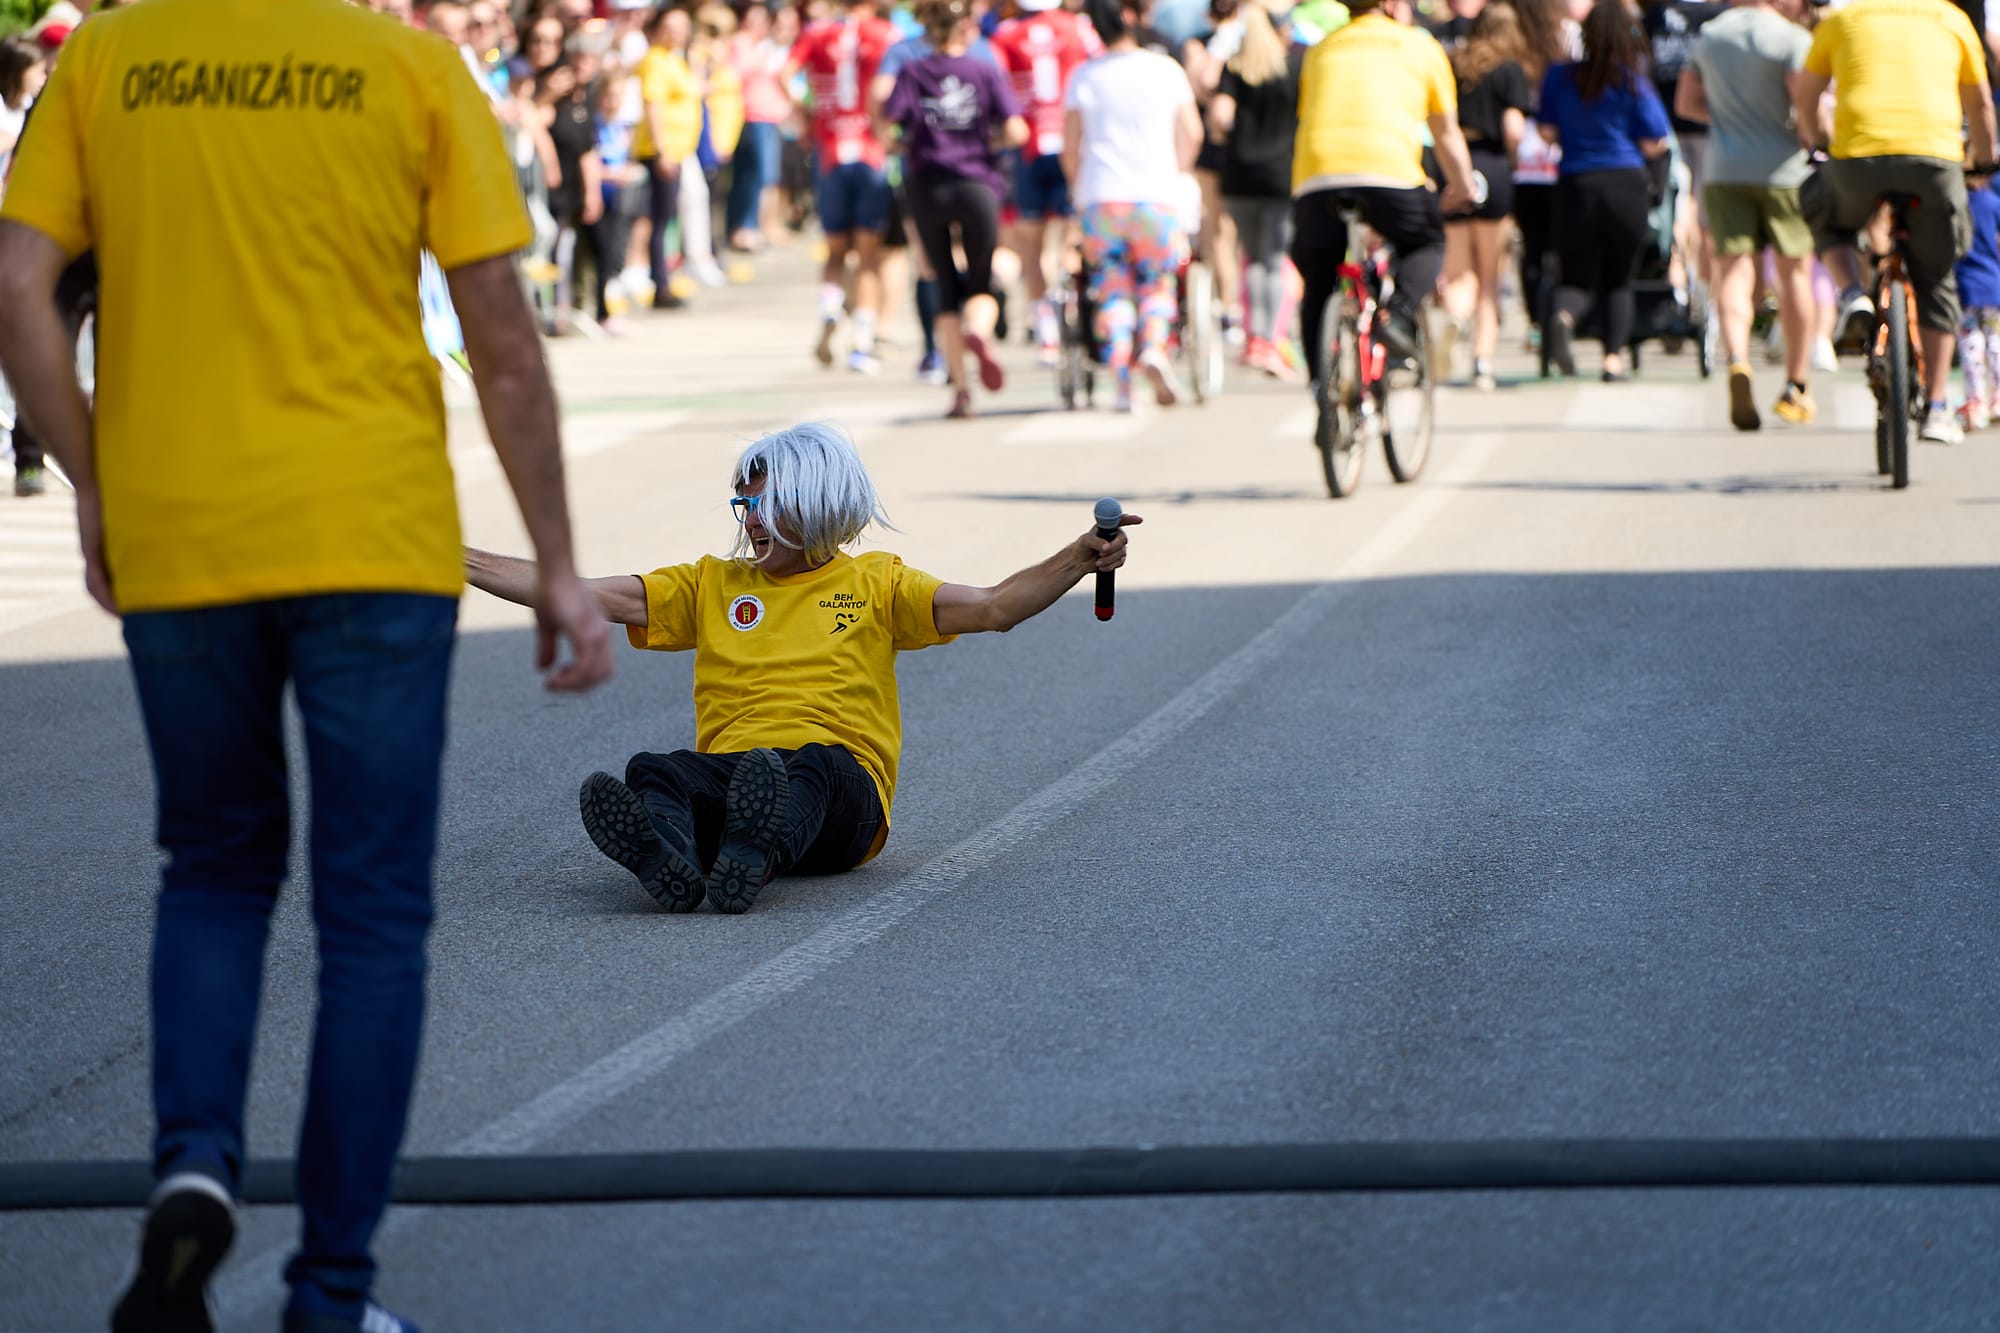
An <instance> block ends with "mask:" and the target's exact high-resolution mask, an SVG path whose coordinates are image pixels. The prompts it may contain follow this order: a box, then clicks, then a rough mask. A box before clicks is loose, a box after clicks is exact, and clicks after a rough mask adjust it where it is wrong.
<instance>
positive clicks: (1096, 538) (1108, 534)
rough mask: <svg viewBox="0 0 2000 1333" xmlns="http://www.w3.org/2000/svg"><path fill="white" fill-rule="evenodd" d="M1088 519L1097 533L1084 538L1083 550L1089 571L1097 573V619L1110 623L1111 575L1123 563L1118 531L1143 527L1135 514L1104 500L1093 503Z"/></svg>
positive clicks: (1113, 593)
mask: <svg viewBox="0 0 2000 1333" xmlns="http://www.w3.org/2000/svg"><path fill="white" fill-rule="evenodd" d="M1091 516H1092V518H1093V520H1094V521H1095V522H1096V524H1097V530H1096V531H1095V532H1093V533H1091V534H1090V535H1089V536H1087V537H1085V538H1084V547H1085V549H1086V550H1087V551H1089V552H1090V553H1091V554H1092V556H1093V557H1094V558H1093V560H1092V562H1091V567H1092V568H1093V569H1095V570H1096V571H1097V618H1098V619H1099V620H1109V619H1111V615H1112V611H1113V609H1114V596H1115V586H1114V580H1115V579H1116V577H1117V575H1116V574H1115V573H1114V572H1113V571H1115V570H1116V569H1117V568H1118V566H1120V565H1122V564H1124V563H1125V542H1126V539H1125V535H1124V533H1122V532H1120V531H1119V529H1121V528H1127V527H1131V526H1133V525H1134V524H1138V523H1144V522H1145V521H1146V520H1145V519H1143V518H1140V517H1139V516H1138V515H1137V514H1128V513H1126V512H1125V508H1124V506H1123V505H1120V504H1119V503H1118V502H1117V501H1116V500H1114V499H1112V498H1110V497H1109V496H1106V497H1105V498H1104V499H1102V500H1099V501H1098V502H1097V506H1096V508H1095V509H1093V510H1092V511H1091Z"/></svg>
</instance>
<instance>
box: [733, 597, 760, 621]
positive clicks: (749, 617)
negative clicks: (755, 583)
mask: <svg viewBox="0 0 2000 1333" xmlns="http://www.w3.org/2000/svg"><path fill="white" fill-rule="evenodd" d="M729 623H730V624H731V625H733V626H734V627H735V628H737V629H756V628H757V627H758V626H759V625H761V624H763V623H764V603H763V602H761V601H759V600H758V599H757V598H755V597H753V596H751V595H750V594H749V593H747V592H746V593H744V594H743V595H742V596H741V597H738V598H737V599H736V600H735V601H733V602H731V603H730V604H729Z"/></svg>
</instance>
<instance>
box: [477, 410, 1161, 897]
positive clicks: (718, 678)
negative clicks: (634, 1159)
mask: <svg viewBox="0 0 2000 1333" xmlns="http://www.w3.org/2000/svg"><path fill="white" fill-rule="evenodd" d="M732 480H733V482H734V484H735V492H736V493H735V495H734V497H733V498H732V499H731V500H730V505H731V507H732V508H733V509H734V510H735V511H736V518H737V522H738V523H739V524H740V525H741V527H740V528H739V529H738V533H737V541H736V548H735V550H734V551H732V552H731V554H730V555H729V556H728V557H727V558H719V557H716V556H704V557H703V558H702V559H700V560H698V561H696V562H695V563H693V564H685V565H673V566H669V567H667V568H664V569H656V570H654V571H653V572H652V573H650V574H639V575H633V574H623V575H617V576H614V577H610V578H600V579H587V580H585V583H586V584H587V586H588V587H589V588H590V589H591V591H592V592H593V593H595V594H596V596H597V600H598V603H599V605H600V606H601V607H602V608H603V612H604V616H605V618H606V619H608V620H610V621H611V622H613V623H614V624H620V625H624V626H626V629H627V633H628V635H629V637H630V639H631V641H632V646H633V647H635V648H649V649H653V650H655V651H663V652H678V651H685V650H687V649H690V648H691V649H693V650H694V706H695V748H694V749H692V750H676V751H674V752H672V753H670V754H651V753H641V754H635V755H633V756H632V758H631V761H630V762H629V763H628V764H627V765H626V768H625V779H624V781H622V782H621V781H619V780H618V779H617V778H614V777H612V776H611V775H610V774H609V773H593V774H591V775H590V776H589V777H588V778H586V779H585V780H584V783H583V789H582V791H581V792H580V793H579V797H578V801H579V807H580V810H581V813H582V816H583V826H584V831H585V832H587V833H588V834H589V835H590V838H591V841H592V842H594V843H596V844H597V848H598V850H599V851H601V852H603V853H604V854H605V855H606V856H608V857H610V858H611V859H612V860H614V861H616V862H617V863H618V864H619V865H622V866H624V867H625V868H626V869H627V870H629V871H631V872H632V873H633V874H634V875H636V876H637V877H638V879H639V882H640V884H641V885H642V886H643V887H644V888H645V890H646V891H647V893H649V894H651V895H652V897H653V899H654V901H656V902H658V903H659V904H660V906H661V907H664V908H665V909H666V910H668V911H670V912H691V911H693V910H694V909H695V908H696V907H698V906H700V905H701V902H702V900H703V899H704V898H706V899H707V900H708V901H709V902H710V903H712V904H714V906H715V908H716V910H718V911H721V912H731V913H734V912H743V911H747V910H748V909H749V907H750V905H751V904H752V902H754V901H755V899H756V897H757V894H758V892H759V891H760V890H761V889H762V888H763V887H764V886H765V885H766V884H767V883H769V882H770V881H771V880H772V879H773V878H775V877H776V876H778V875H780V874H784V873H787V872H792V873H797V874H801V875H830V874H835V873H838V872H840V871H843V870H849V869H852V868H853V867H855V866H857V865H860V864H861V863H862V862H864V861H866V860H868V859H869V858H870V857H872V856H874V855H875V854H876V853H877V852H879V851H880V850H881V849H882V845H883V844H884V843H885V842H887V841H888V837H889V811H890V807H891V805H892V803H893V802H894V799H895V793H896V766H897V760H898V758H899V756H900V753H901V750H902V721H901V713H900V709H899V706H898V703H897V694H896V654H897V653H899V652H907V651H910V650H913V649H917V648H925V647H929V646H930V645H932V644H940V643H948V642H950V641H951V640H952V639H953V638H954V637H956V636H957V635H960V634H971V633H975V632H978V631H981V630H997V631H1002V632H1004V631H1006V630H1009V629H1012V628H1013V627H1014V626H1015V625H1018V624H1020V623H1021V622H1022V621H1024V620H1027V619H1028V618H1029V617H1031V616H1036V615H1039V614H1041V612H1043V611H1045V610H1047V609H1048V608H1049V607H1050V606H1051V605H1053V604H1054V603H1055V601H1056V599H1057V598H1059V597H1061V596H1062V595H1063V594H1064V593H1065V592H1067V591H1069V589H1071V588H1072V587H1074V586H1075V585H1076V583H1077V581H1078V580H1079V579H1081V578H1083V576H1084V575H1086V574H1090V573H1094V572H1095V573H1101V572H1104V571H1108V570H1113V569H1116V568H1118V567H1119V566H1120V565H1122V564H1124V563H1125V548H1126V538H1125V534H1124V533H1123V532H1120V533H1118V534H1116V535H1115V536H1113V537H1112V538H1111V539H1109V540H1105V539H1103V538H1100V537H1098V536H1097V535H1096V533H1095V531H1094V530H1093V531H1090V532H1086V533H1084V534H1083V535H1082V536H1080V537H1078V538H1077V539H1076V540H1075V541H1073V542H1071V543H1069V544H1068V545H1067V546H1065V547H1063V549H1062V550H1060V551H1058V552H1056V553H1055V554H1054V555H1052V556H1050V557H1049V558H1048V559H1046V560H1044V561H1042V562H1041V563H1040V564H1036V565H1031V566H1029V567H1028V568H1026V569H1024V570H1021V571H1020V572H1019V573H1017V574H1014V575H1013V576H1011V577H1009V578H1006V579H1003V580H1002V581H1001V582H999V583H998V584H995V585H994V586H993V587H990V588H974V587H968V586H966V585H964V584H957V583H946V582H944V581H943V580H942V579H939V578H936V577H934V576H932V575H930V574H926V573H923V572H921V571H919V570H915V569H912V568H910V567H909V566H908V565H905V564H904V563H903V562H902V560H901V559H899V558H898V557H896V556H894V555H891V554H889V553H888V552H886V551H870V552H868V553H866V554H863V555H849V554H848V553H847V552H846V551H845V550H844V549H842V548H844V547H846V546H848V545H849V544H851V543H853V542H854V541H856V540H858V539H859V538H860V536H861V534H862V532H863V531H864V530H865V529H867V527H868V526H869V525H870V524H871V523H874V522H877V521H879V520H881V519H882V512H881V509H880V507H879V505H878V504H877V502H876V498H875V486H874V483H873V482H871V481H870V480H869V478H868V473H867V470H866V469H865V468H864V467H863V466H862V464H861V458H860V456H859V455H858V454H856V453H855V451H854V445H853V444H852V443H851V442H850V441H849V440H848V439H847V437H846V436H844V435H842V434H841V433H840V432H839V431H837V430H835V429H833V428H832V427H828V426H823V425H818V424H807V425H802V426H795V427H793V428H792V429H790V430H783V431H778V432H776V433H775V434H772V435H767V436H765V437H764V438H763V439H761V440H758V441H756V442H755V443H753V444H752V445H751V446H750V447H749V448H748V449H746V450H744V452H743V454H742V456H741V457H740V458H739V459H738V460H737V463H736V469H735V472H734V473H733V474H732ZM1140 521H1141V520H1140V519H1139V516H1138V515H1136V514H1127V515H1125V516H1124V518H1123V519H1122V520H1121V524H1134V523H1138V522H1140ZM535 577H536V571H535V566H534V564H533V563H532V562H531V561H527V560H520V559H515V558H513V557H509V556H499V555H492V554H489V553H488V552H485V551H477V550H468V551H467V552H466V578H467V581H468V582H470V583H471V584H472V585H473V586H474V587H476V588H483V589H485V590H486V591H487V592H490V593H492V594H493V595H495V596H496V597H501V598H505V599H506V600H507V601H510V602H522V603H525V602H526V601H527V600H528V599H529V597H530V596H532V594H533V591H534V588H535Z"/></svg>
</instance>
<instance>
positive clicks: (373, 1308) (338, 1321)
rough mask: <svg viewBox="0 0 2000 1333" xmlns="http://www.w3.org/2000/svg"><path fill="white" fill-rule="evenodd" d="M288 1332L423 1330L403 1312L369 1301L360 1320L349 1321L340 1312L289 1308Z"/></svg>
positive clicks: (416, 1332) (401, 1332)
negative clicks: (313, 1311) (397, 1312)
mask: <svg viewBox="0 0 2000 1333" xmlns="http://www.w3.org/2000/svg"><path fill="white" fill-rule="evenodd" d="M284 1333H419V1330H418V1328H417V1326H416V1325H415V1324H413V1323H411V1322H410V1321H409V1320H407V1319H405V1318H403V1317H402V1316H401V1315H394V1314H390V1313H389V1312H388V1311H387V1310H385V1309H383V1308H382V1307H381V1306H379V1305H377V1304H375V1302H373V1301H369V1302H368V1303H367V1304H366V1305H364V1306H362V1307H361V1320H360V1322H359V1323H349V1322H348V1321H347V1320H345V1319H342V1318H341V1317H340V1316H338V1315H330V1314H320V1313H317V1312H315V1313H312V1314H307V1313H304V1312H302V1311H297V1310H287V1311H286V1312H285V1328H284Z"/></svg>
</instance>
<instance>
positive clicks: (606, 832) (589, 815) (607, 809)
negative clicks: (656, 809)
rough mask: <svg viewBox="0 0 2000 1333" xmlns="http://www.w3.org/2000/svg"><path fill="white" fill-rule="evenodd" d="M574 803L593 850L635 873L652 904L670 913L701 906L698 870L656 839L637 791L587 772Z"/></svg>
mask: <svg viewBox="0 0 2000 1333" xmlns="http://www.w3.org/2000/svg"><path fill="white" fill-rule="evenodd" d="M576 803H577V810H578V813H580V814H581V815H582V816H583V831H584V832H585V833H588V834H589V835H590V840H591V841H592V842H594V843H596V844H597V850H598V851H600V852H603V853H604V854H605V855H606V856H608V857H610V858H611V859H612V860H614V861H616V862H617V863H618V864H619V865H621V866H624V867H625V868H626V869H627V870H629V871H631V872H632V873H633V874H634V875H637V876H638V877H639V883H640V885H641V886H642V887H643V888H644V889H645V890H646V892H647V893H650V894H652V895H653V901H654V902H656V903H658V904H659V905H660V906H662V907H664V908H666V909H667V910H668V911H669V912H692V911H693V910H694V909H695V908H697V907H699V906H701V895H702V884H701V871H699V870H697V869H696V868H695V866H694V863H693V862H692V861H690V860H689V859H688V858H687V857H685V856H683V855H681V854H680V853H679V852H677V851H675V850H674V849H673V848H672V847H671V846H669V845H668V843H667V840H666V839H665V838H662V837H661V836H660V831H659V829H658V828H657V827H655V826H654V824H653V816H652V814H651V813H650V812H649V811H648V810H647V809H646V803H645V802H644V801H642V800H640V799H639V794H638V793H637V792H635V791H633V790H632V789H631V788H630V787H628V786H626V785H625V784H624V783H622V782H620V781H619V780H618V779H617V778H614V777H612V776H611V775H610V774H609V773H592V774H591V775H590V776H589V777H587V778H585V779H584V780H583V787H582V789H581V790H580V791H578V792H577V794H576Z"/></svg>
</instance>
